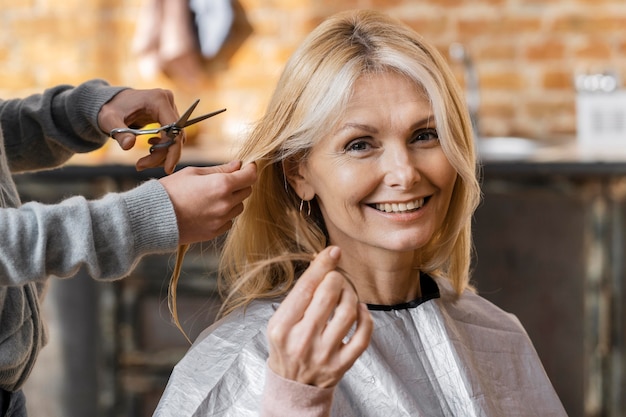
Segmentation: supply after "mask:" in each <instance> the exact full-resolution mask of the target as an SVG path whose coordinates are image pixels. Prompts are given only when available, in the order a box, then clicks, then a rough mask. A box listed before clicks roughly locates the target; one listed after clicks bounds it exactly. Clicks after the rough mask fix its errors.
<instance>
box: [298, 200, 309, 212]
mask: <svg viewBox="0 0 626 417" xmlns="http://www.w3.org/2000/svg"><path fill="white" fill-rule="evenodd" d="M306 204H307V209H306V215H307V216H310V215H311V200H306ZM303 207H304V199H301V200H300V214H302V208H303Z"/></svg>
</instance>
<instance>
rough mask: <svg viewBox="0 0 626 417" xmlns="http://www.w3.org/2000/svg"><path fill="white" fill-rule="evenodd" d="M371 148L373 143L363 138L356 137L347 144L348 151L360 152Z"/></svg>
mask: <svg viewBox="0 0 626 417" xmlns="http://www.w3.org/2000/svg"><path fill="white" fill-rule="evenodd" d="M370 148H371V145H370V144H369V143H368V142H367V141H366V140H363V139H356V140H353V141H351V142H350V143H348V145H347V146H346V151H347V152H359V151H367V150H369V149H370Z"/></svg>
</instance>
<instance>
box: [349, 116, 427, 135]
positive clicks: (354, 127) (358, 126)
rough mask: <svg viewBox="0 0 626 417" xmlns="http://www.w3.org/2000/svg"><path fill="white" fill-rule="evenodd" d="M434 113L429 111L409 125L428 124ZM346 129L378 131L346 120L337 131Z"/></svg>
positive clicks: (414, 126) (414, 127) (419, 125)
mask: <svg viewBox="0 0 626 417" xmlns="http://www.w3.org/2000/svg"><path fill="white" fill-rule="evenodd" d="M434 118H435V117H434V115H433V114H432V113H429V114H428V115H427V116H426V117H424V118H422V119H421V120H418V121H417V122H415V123H413V124H412V125H411V129H417V128H418V127H422V126H424V125H427V126H428V125H430V123H431V120H433V121H434ZM346 129H358V130H363V131H365V132H369V133H378V129H376V128H374V127H372V126H369V125H364V124H361V123H351V122H348V123H346V124H344V125H343V126H341V128H340V129H339V130H338V132H341V131H342V130H346Z"/></svg>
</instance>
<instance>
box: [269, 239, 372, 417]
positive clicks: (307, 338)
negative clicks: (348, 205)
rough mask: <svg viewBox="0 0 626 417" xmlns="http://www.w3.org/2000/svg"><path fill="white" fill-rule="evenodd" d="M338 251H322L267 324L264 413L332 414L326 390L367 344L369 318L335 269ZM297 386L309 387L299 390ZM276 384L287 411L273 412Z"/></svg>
mask: <svg viewBox="0 0 626 417" xmlns="http://www.w3.org/2000/svg"><path fill="white" fill-rule="evenodd" d="M340 255H341V251H340V249H339V248H338V247H329V248H326V249H325V250H323V251H322V252H320V254H319V255H318V256H317V257H316V258H315V259H314V260H313V262H311V265H310V266H309V268H307V270H306V271H305V272H304V273H303V274H302V276H301V277H300V278H299V279H298V282H297V283H296V285H295V286H294V288H293V290H292V291H291V292H290V294H289V295H288V296H287V297H286V298H285V300H284V301H283V302H282V303H281V305H280V307H279V308H278V310H276V313H275V314H274V316H272V318H271V319H270V322H269V323H268V339H269V358H268V367H269V368H270V369H269V370H268V376H267V378H268V381H267V382H266V387H265V389H266V391H265V392H264V395H263V402H262V415H263V416H264V417H267V416H276V417H278V416H283V415H284V416H287V415H307V416H309V415H310V416H328V415H330V405H331V404H330V403H331V402H332V392H329V391H332V390H333V388H334V387H335V386H336V385H337V384H338V383H339V381H340V380H341V378H342V377H343V375H344V374H345V373H346V372H347V371H348V369H350V367H352V365H353V364H354V362H355V361H356V360H357V359H358V357H359V356H360V355H361V354H362V353H363V352H364V351H365V349H366V348H367V346H368V344H369V340H370V336H371V333H372V327H373V324H372V319H371V316H370V314H369V312H368V311H367V307H366V306H365V305H364V304H362V303H359V302H358V297H357V295H356V293H355V291H354V289H353V287H352V286H351V285H350V284H349V283H348V282H347V281H346V279H345V278H344V276H343V275H342V274H341V273H339V272H338V271H336V267H337V265H338V262H339V258H340ZM355 324H356V329H355V331H354V333H353V334H352V336H351V337H350V339H349V340H347V341H345V340H344V339H345V338H346V336H347V335H348V333H349V331H350V329H351V328H352V327H353V325H355ZM270 371H271V372H270ZM272 373H274V374H276V375H272ZM276 376H278V377H280V378H283V379H285V380H289V381H293V385H291V386H292V387H293V388H295V389H296V390H295V391H289V389H288V388H289V385H290V384H285V381H282V380H276V379H274V378H275V377H276ZM298 384H301V385H308V386H310V387H302V386H300V387H299V388H298ZM277 386H280V387H282V388H281V389H287V391H286V392H284V391H283V392H281V395H280V397H281V401H282V403H281V406H285V407H291V410H292V412H291V413H287V412H285V413H280V414H279V413H278V412H277V411H275V409H274V410H273V406H274V404H272V403H273V401H272V400H271V399H270V395H271V393H270V392H268V391H271V390H272V388H273V387H274V389H275V387H277ZM302 394H304V395H305V396H307V398H308V400H303V399H302V398H301V395H302ZM296 410H297V412H296ZM305 412H306V413H307V414H303V413H305Z"/></svg>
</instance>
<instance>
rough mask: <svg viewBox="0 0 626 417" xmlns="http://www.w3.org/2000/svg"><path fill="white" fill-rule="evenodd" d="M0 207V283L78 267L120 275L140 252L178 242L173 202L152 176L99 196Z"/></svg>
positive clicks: (163, 249)
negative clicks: (129, 187)
mask: <svg viewBox="0 0 626 417" xmlns="http://www.w3.org/2000/svg"><path fill="white" fill-rule="evenodd" d="M1 210H2V216H0V230H2V234H3V239H2V250H1V251H0V284H1V285H24V284H26V283H29V282H35V281H44V280H46V279H47V278H48V277H49V276H51V275H55V276H57V277H60V278H67V277H71V276H73V275H75V274H76V273H77V272H78V270H79V269H80V268H83V267H84V268H85V269H86V271H87V273H88V274H89V275H90V276H91V277H93V278H96V279H114V278H119V277H122V276H124V275H126V274H128V272H130V271H131V269H132V268H133V267H134V265H135V263H136V262H137V261H138V260H139V258H141V257H142V256H143V255H146V254H149V253H159V252H170V251H174V250H175V249H176V245H177V243H178V229H177V227H176V215H175V214H174V209H173V207H172V203H171V202H170V200H169V197H168V195H167V193H166V191H165V189H164V188H163V187H162V186H161V184H160V183H159V182H158V181H156V180H152V181H149V182H147V183H144V184H142V185H141V186H139V187H137V188H135V189H133V190H131V191H128V192H125V193H120V194H117V193H111V194H108V195H106V196H105V197H103V198H102V199H100V200H94V201H88V200H86V199H85V198H83V197H72V198H69V199H67V200H65V201H63V202H61V203H59V204H53V205H45V204H41V203H36V202H32V203H27V204H24V205H23V206H21V207H19V208H4V209H1Z"/></svg>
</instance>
